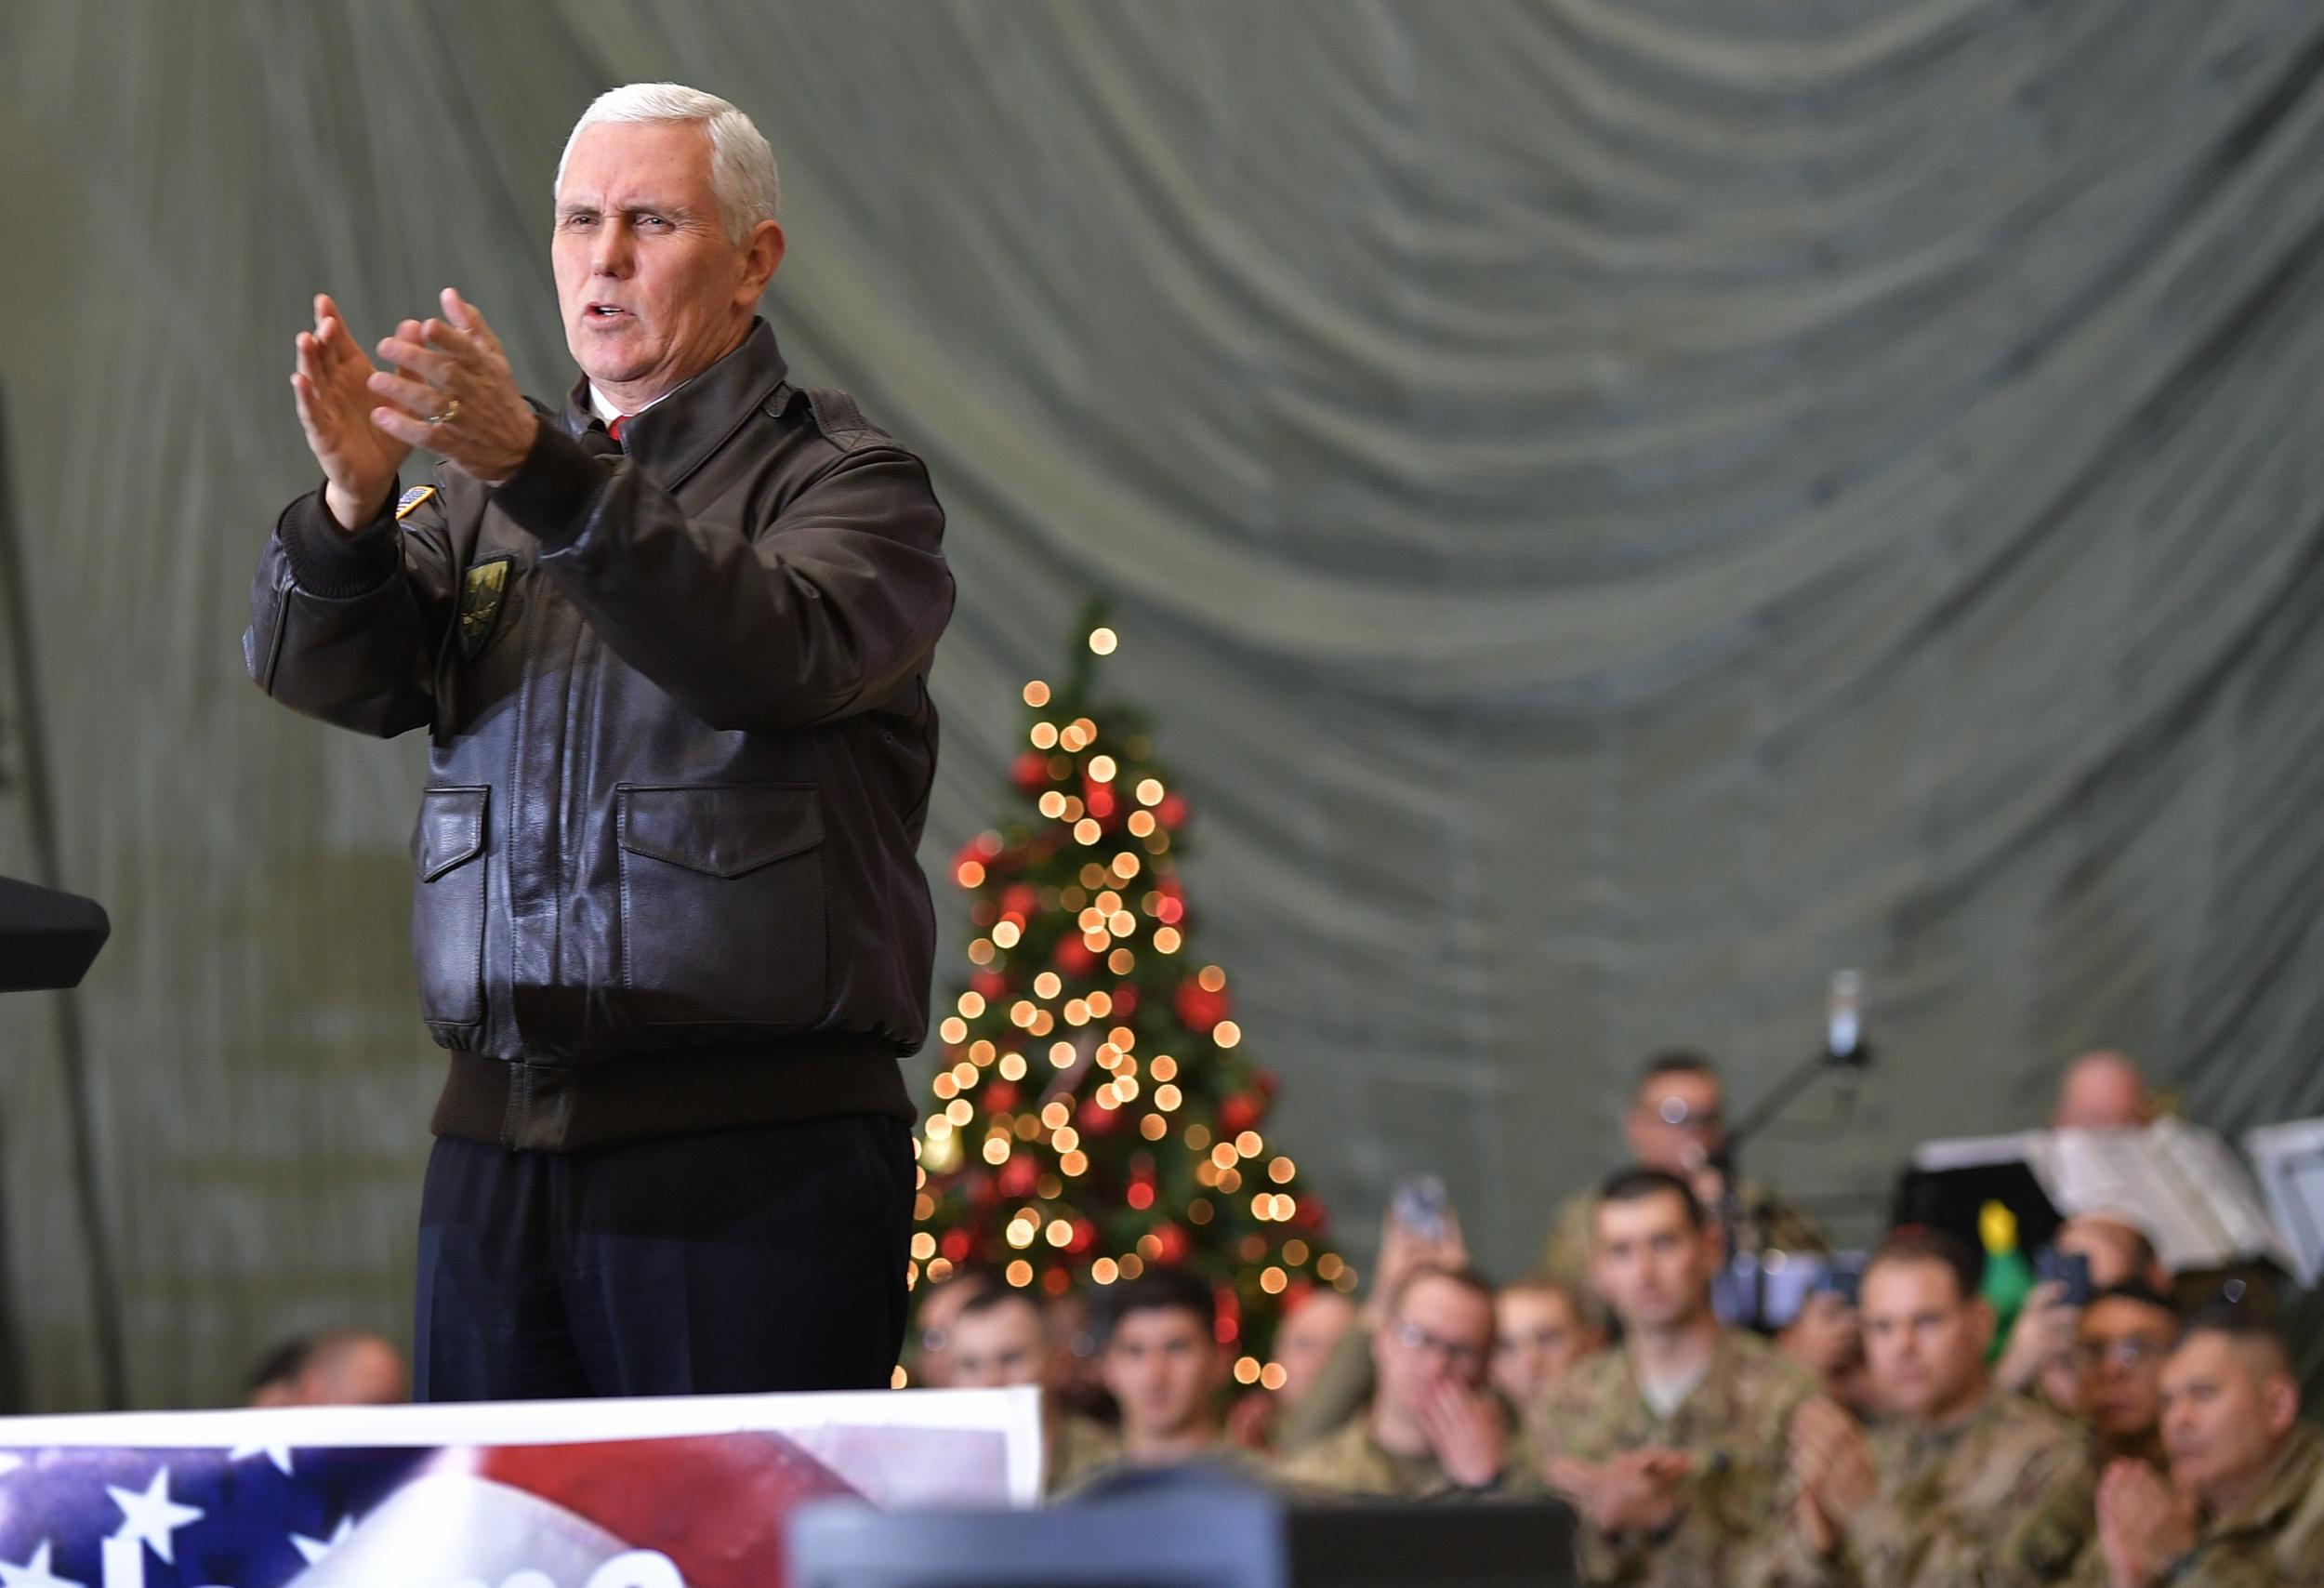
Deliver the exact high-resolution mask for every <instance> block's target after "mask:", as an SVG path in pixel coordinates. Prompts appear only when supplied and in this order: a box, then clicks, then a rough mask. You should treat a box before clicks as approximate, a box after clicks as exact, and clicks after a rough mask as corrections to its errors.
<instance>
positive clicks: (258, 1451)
mask: <svg viewBox="0 0 2324 1588" xmlns="http://www.w3.org/2000/svg"><path fill="white" fill-rule="evenodd" d="M251 1456H264V1457H265V1458H266V1459H267V1460H268V1461H271V1462H273V1463H274V1464H275V1465H276V1466H277V1467H280V1468H281V1469H282V1472H283V1476H284V1477H288V1476H290V1469H291V1453H290V1447H289V1446H288V1445H236V1446H235V1447H234V1448H233V1449H231V1450H229V1451H227V1452H226V1459H227V1460H228V1461H230V1462H239V1461H243V1460H245V1459H246V1458H248V1457H251Z"/></svg>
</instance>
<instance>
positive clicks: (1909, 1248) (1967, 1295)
mask: <svg viewBox="0 0 2324 1588" xmlns="http://www.w3.org/2000/svg"><path fill="white" fill-rule="evenodd" d="M1907 1263H1931V1264H1935V1265H1936V1266H1938V1267H1940V1268H1942V1269H1944V1270H1945V1271H1946V1272H1947V1273H1948V1274H1950V1275H1951V1276H1952V1277H1953V1289H1954V1290H1956V1291H1958V1292H1959V1293H1960V1296H1961V1300H1962V1301H1964V1302H1974V1301H1975V1300H1976V1299H1977V1286H1978V1283H1979V1282H1980V1281H1981V1280H1982V1279H1983V1278H1984V1277H1985V1260H1984V1259H1983V1258H1981V1257H1979V1256H1978V1255H1977V1251H1976V1249H1975V1248H1974V1247H1972V1246H1971V1245H1970V1244H1969V1243H1968V1242H1967V1241H1965V1240H1963V1239H1961V1237H1959V1236H1957V1235H1952V1234H1948V1232H1946V1231H1944V1230H1940V1229H1931V1228H1930V1227H1929V1226H1928V1225H1926V1224H1901V1225H1899V1226H1897V1227H1896V1228H1895V1229H1893V1230H1890V1231H1889V1232H1888V1235H1887V1237H1886V1238H1885V1239H1883V1240H1882V1242H1881V1243H1880V1245H1878V1246H1876V1247H1874V1248H1873V1249H1872V1255H1871V1256H1870V1257H1868V1258H1867V1259H1866V1260H1865V1264H1864V1277H1865V1279H1866V1280H1869V1279H1870V1278H1871V1277H1872V1271H1873V1270H1874V1269H1876V1268H1882V1267H1895V1266H1897V1265H1900V1264H1907Z"/></svg>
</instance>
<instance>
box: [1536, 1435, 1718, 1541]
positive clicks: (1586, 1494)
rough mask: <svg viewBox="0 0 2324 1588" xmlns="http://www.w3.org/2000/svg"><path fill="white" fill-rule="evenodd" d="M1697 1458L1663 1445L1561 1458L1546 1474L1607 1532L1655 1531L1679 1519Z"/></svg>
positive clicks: (1550, 1465)
mask: <svg viewBox="0 0 2324 1588" xmlns="http://www.w3.org/2000/svg"><path fill="white" fill-rule="evenodd" d="M1694 1470H1695V1463H1694V1459H1693V1458H1692V1457H1690V1456H1689V1455H1687V1453H1686V1452H1685V1451H1684V1450H1672V1449H1664V1448H1663V1447H1661V1446H1648V1447H1647V1448H1645V1449H1638V1450H1625V1451H1623V1452H1622V1453H1621V1454H1620V1455H1618V1456H1616V1457H1615V1458H1614V1459H1613V1460H1612V1461H1609V1462H1601V1463H1596V1464H1592V1463H1591V1462H1583V1461H1577V1460H1575V1459H1574V1458H1573V1457H1571V1456H1560V1457H1557V1458H1556V1459H1555V1460H1553V1461H1552V1462H1550V1463H1549V1466H1548V1468H1547V1469H1546V1471H1545V1473H1544V1476H1547V1477H1548V1479H1549V1480H1550V1486H1551V1487H1552V1489H1557V1490H1559V1491H1560V1492H1562V1493H1564V1494H1565V1495H1566V1496H1567V1497H1568V1498H1570V1499H1571V1500H1572V1501H1573V1502H1574V1504H1575V1506H1576V1507H1577V1508H1578V1510H1579V1511H1580V1512H1581V1513H1582V1515H1585V1516H1587V1517H1589V1518H1590V1525H1591V1527H1593V1528H1597V1529H1598V1530H1599V1531H1600V1532H1602V1533H1609V1534H1620V1533H1640V1532H1654V1531H1656V1530H1657V1529H1659V1528H1667V1527H1669V1526H1670V1524H1671V1523H1672V1522H1673V1521H1675V1520H1677V1518H1678V1515H1679V1511H1680V1509H1681V1507H1682V1506H1683V1505H1684V1492H1685V1485H1686V1479H1687V1477H1688V1476H1689V1475H1690V1474H1691V1473H1692V1472H1693V1471H1694Z"/></svg>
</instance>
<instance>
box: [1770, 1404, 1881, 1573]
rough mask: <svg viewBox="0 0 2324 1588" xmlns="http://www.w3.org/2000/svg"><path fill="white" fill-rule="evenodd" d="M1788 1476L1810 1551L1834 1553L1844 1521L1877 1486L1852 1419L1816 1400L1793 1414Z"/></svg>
mask: <svg viewBox="0 0 2324 1588" xmlns="http://www.w3.org/2000/svg"><path fill="white" fill-rule="evenodd" d="M1791 1476H1792V1478H1793V1480H1794V1482H1795V1483H1796V1484H1797V1486H1798V1489H1799V1502H1798V1505H1797V1508H1796V1511H1795V1513H1794V1516H1795V1519H1796V1520H1797V1522H1798V1524H1799V1528H1800V1531H1801V1533H1802V1536H1803V1537H1804V1538H1805V1540H1806V1542H1807V1545H1808V1548H1810V1549H1811V1550H1813V1551H1815V1553H1816V1554H1817V1555H1827V1556H1829V1555H1835V1554H1837V1553H1838V1552H1839V1549H1840V1540H1841V1535H1842V1533H1843V1532H1844V1531H1845V1530H1846V1528H1847V1524H1848V1518H1849V1517H1851V1516H1853V1515H1855V1514H1856V1512H1857V1511H1858V1510H1860V1509H1861V1508H1862V1507H1863V1506H1864V1504H1865V1502H1868V1501H1869V1500H1870V1499H1871V1498H1872V1495H1873V1493H1874V1491H1875V1490H1876V1489H1878V1487H1879V1476H1878V1475H1877V1474H1876V1473H1875V1472H1874V1471H1873V1468H1872V1453H1871V1450H1870V1449H1868V1447H1867V1446H1866V1445H1865V1442H1864V1435H1863V1432H1862V1431H1861V1430H1860V1429H1858V1428H1857V1427H1856V1423H1855V1418H1853V1417H1851V1416H1849V1415H1848V1413H1847V1412H1846V1410H1845V1409H1842V1408H1841V1407H1840V1406H1838V1405H1836V1404H1835V1403H1833V1402H1831V1401H1829V1400H1826V1399H1824V1398H1823V1397H1821V1396H1818V1397H1816V1399H1814V1400H1811V1401H1808V1402H1807V1403H1805V1404H1804V1405H1802V1407H1801V1408H1800V1409H1799V1410H1798V1411H1796V1412H1794V1413H1792V1416H1791Z"/></svg>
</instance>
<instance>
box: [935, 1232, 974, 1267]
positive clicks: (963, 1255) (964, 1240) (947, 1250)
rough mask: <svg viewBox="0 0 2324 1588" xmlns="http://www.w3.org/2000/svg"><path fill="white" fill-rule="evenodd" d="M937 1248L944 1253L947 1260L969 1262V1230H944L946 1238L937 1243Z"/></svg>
mask: <svg viewBox="0 0 2324 1588" xmlns="http://www.w3.org/2000/svg"><path fill="white" fill-rule="evenodd" d="M936 1250H937V1251H941V1252H943V1253H944V1258H945V1260H946V1261H947V1262H951V1263H965V1262H967V1261H968V1259H969V1232H968V1231H966V1230H946V1231H944V1238H943V1239H942V1240H940V1241H938V1242H937V1243H936Z"/></svg>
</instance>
